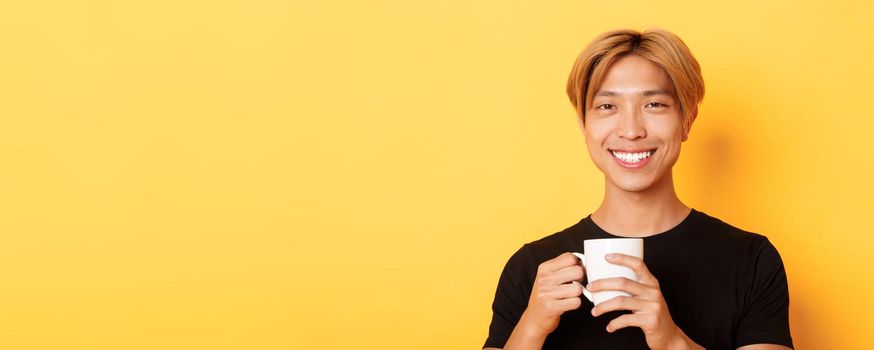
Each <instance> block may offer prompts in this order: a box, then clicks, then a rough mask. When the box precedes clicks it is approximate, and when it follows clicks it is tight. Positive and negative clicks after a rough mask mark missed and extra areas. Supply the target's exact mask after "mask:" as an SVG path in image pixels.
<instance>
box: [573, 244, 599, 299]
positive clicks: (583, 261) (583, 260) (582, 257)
mask: <svg viewBox="0 0 874 350" xmlns="http://www.w3.org/2000/svg"><path fill="white" fill-rule="evenodd" d="M571 254H573V255H576V256H577V257H578V258H580V263H581V264H583V268H585V267H586V255H585V254H583V253H571ZM574 283H576V284H579V285H581V286H582V285H583V284H582V283H580V282H578V281H574ZM583 295H585V296H586V299H589V301H591V302H593V303H594V302H595V300H594V299H592V293H591V292H589V290H588V289H586V287H585V286H583Z"/></svg>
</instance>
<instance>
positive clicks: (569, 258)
mask: <svg viewBox="0 0 874 350" xmlns="http://www.w3.org/2000/svg"><path fill="white" fill-rule="evenodd" d="M579 264H580V259H577V257H576V256H575V255H573V254H571V253H563V254H561V255H559V256H557V257H555V258H552V259H549V260H547V261H544V262H543V263H541V264H540V266H538V267H537V272H538V273H540V272H551V271H558V270H561V269H563V268H565V267H568V266H573V265H579Z"/></svg>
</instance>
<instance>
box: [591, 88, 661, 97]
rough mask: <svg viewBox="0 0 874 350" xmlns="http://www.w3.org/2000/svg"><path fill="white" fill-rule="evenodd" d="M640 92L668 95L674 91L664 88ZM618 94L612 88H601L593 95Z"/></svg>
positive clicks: (647, 94)
mask: <svg viewBox="0 0 874 350" xmlns="http://www.w3.org/2000/svg"><path fill="white" fill-rule="evenodd" d="M640 94H641V95H642V96H653V95H669V96H673V95H674V93H673V92H672V91H670V90H665V89H658V90H646V91H641V92H640ZM619 95H620V94H619V92H616V91H612V90H601V91H598V93H596V94H595V96H619Z"/></svg>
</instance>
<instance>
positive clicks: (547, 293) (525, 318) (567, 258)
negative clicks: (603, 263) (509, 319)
mask: <svg viewBox="0 0 874 350" xmlns="http://www.w3.org/2000/svg"><path fill="white" fill-rule="evenodd" d="M583 276H585V270H584V269H583V267H582V266H581V265H580V260H579V259H577V257H576V256H574V255H573V254H571V253H564V254H562V255H559V256H557V257H555V258H554V259H551V260H547V261H544V262H543V263H542V264H540V266H538V267H537V277H535V279H534V286H533V288H532V290H531V297H530V298H529V299H528V307H527V308H526V309H525V312H523V313H522V317H521V319H520V320H519V324H520V325H522V324H525V325H526V326H527V327H530V328H531V329H532V330H533V331H534V332H535V333H536V334H538V335H540V336H543V337H545V336H546V335H548V334H549V333H552V331H554V330H555V328H556V327H558V322H559V320H560V318H561V314H563V313H564V312H565V311H568V310H574V309H577V308H579V307H580V305H581V304H582V301H581V300H580V295H581V294H582V293H583V285H582V284H580V283H570V282H572V281H577V282H580V281H582V280H583Z"/></svg>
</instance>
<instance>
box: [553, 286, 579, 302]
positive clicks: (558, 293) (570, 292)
mask: <svg viewBox="0 0 874 350" xmlns="http://www.w3.org/2000/svg"><path fill="white" fill-rule="evenodd" d="M582 294H583V285H582V284H579V283H566V284H562V285H560V286H558V287H556V288H555V290H553V291H551V292H550V293H549V295H550V296H551V297H554V298H556V299H564V298H576V297H579V296H580V295H582Z"/></svg>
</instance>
